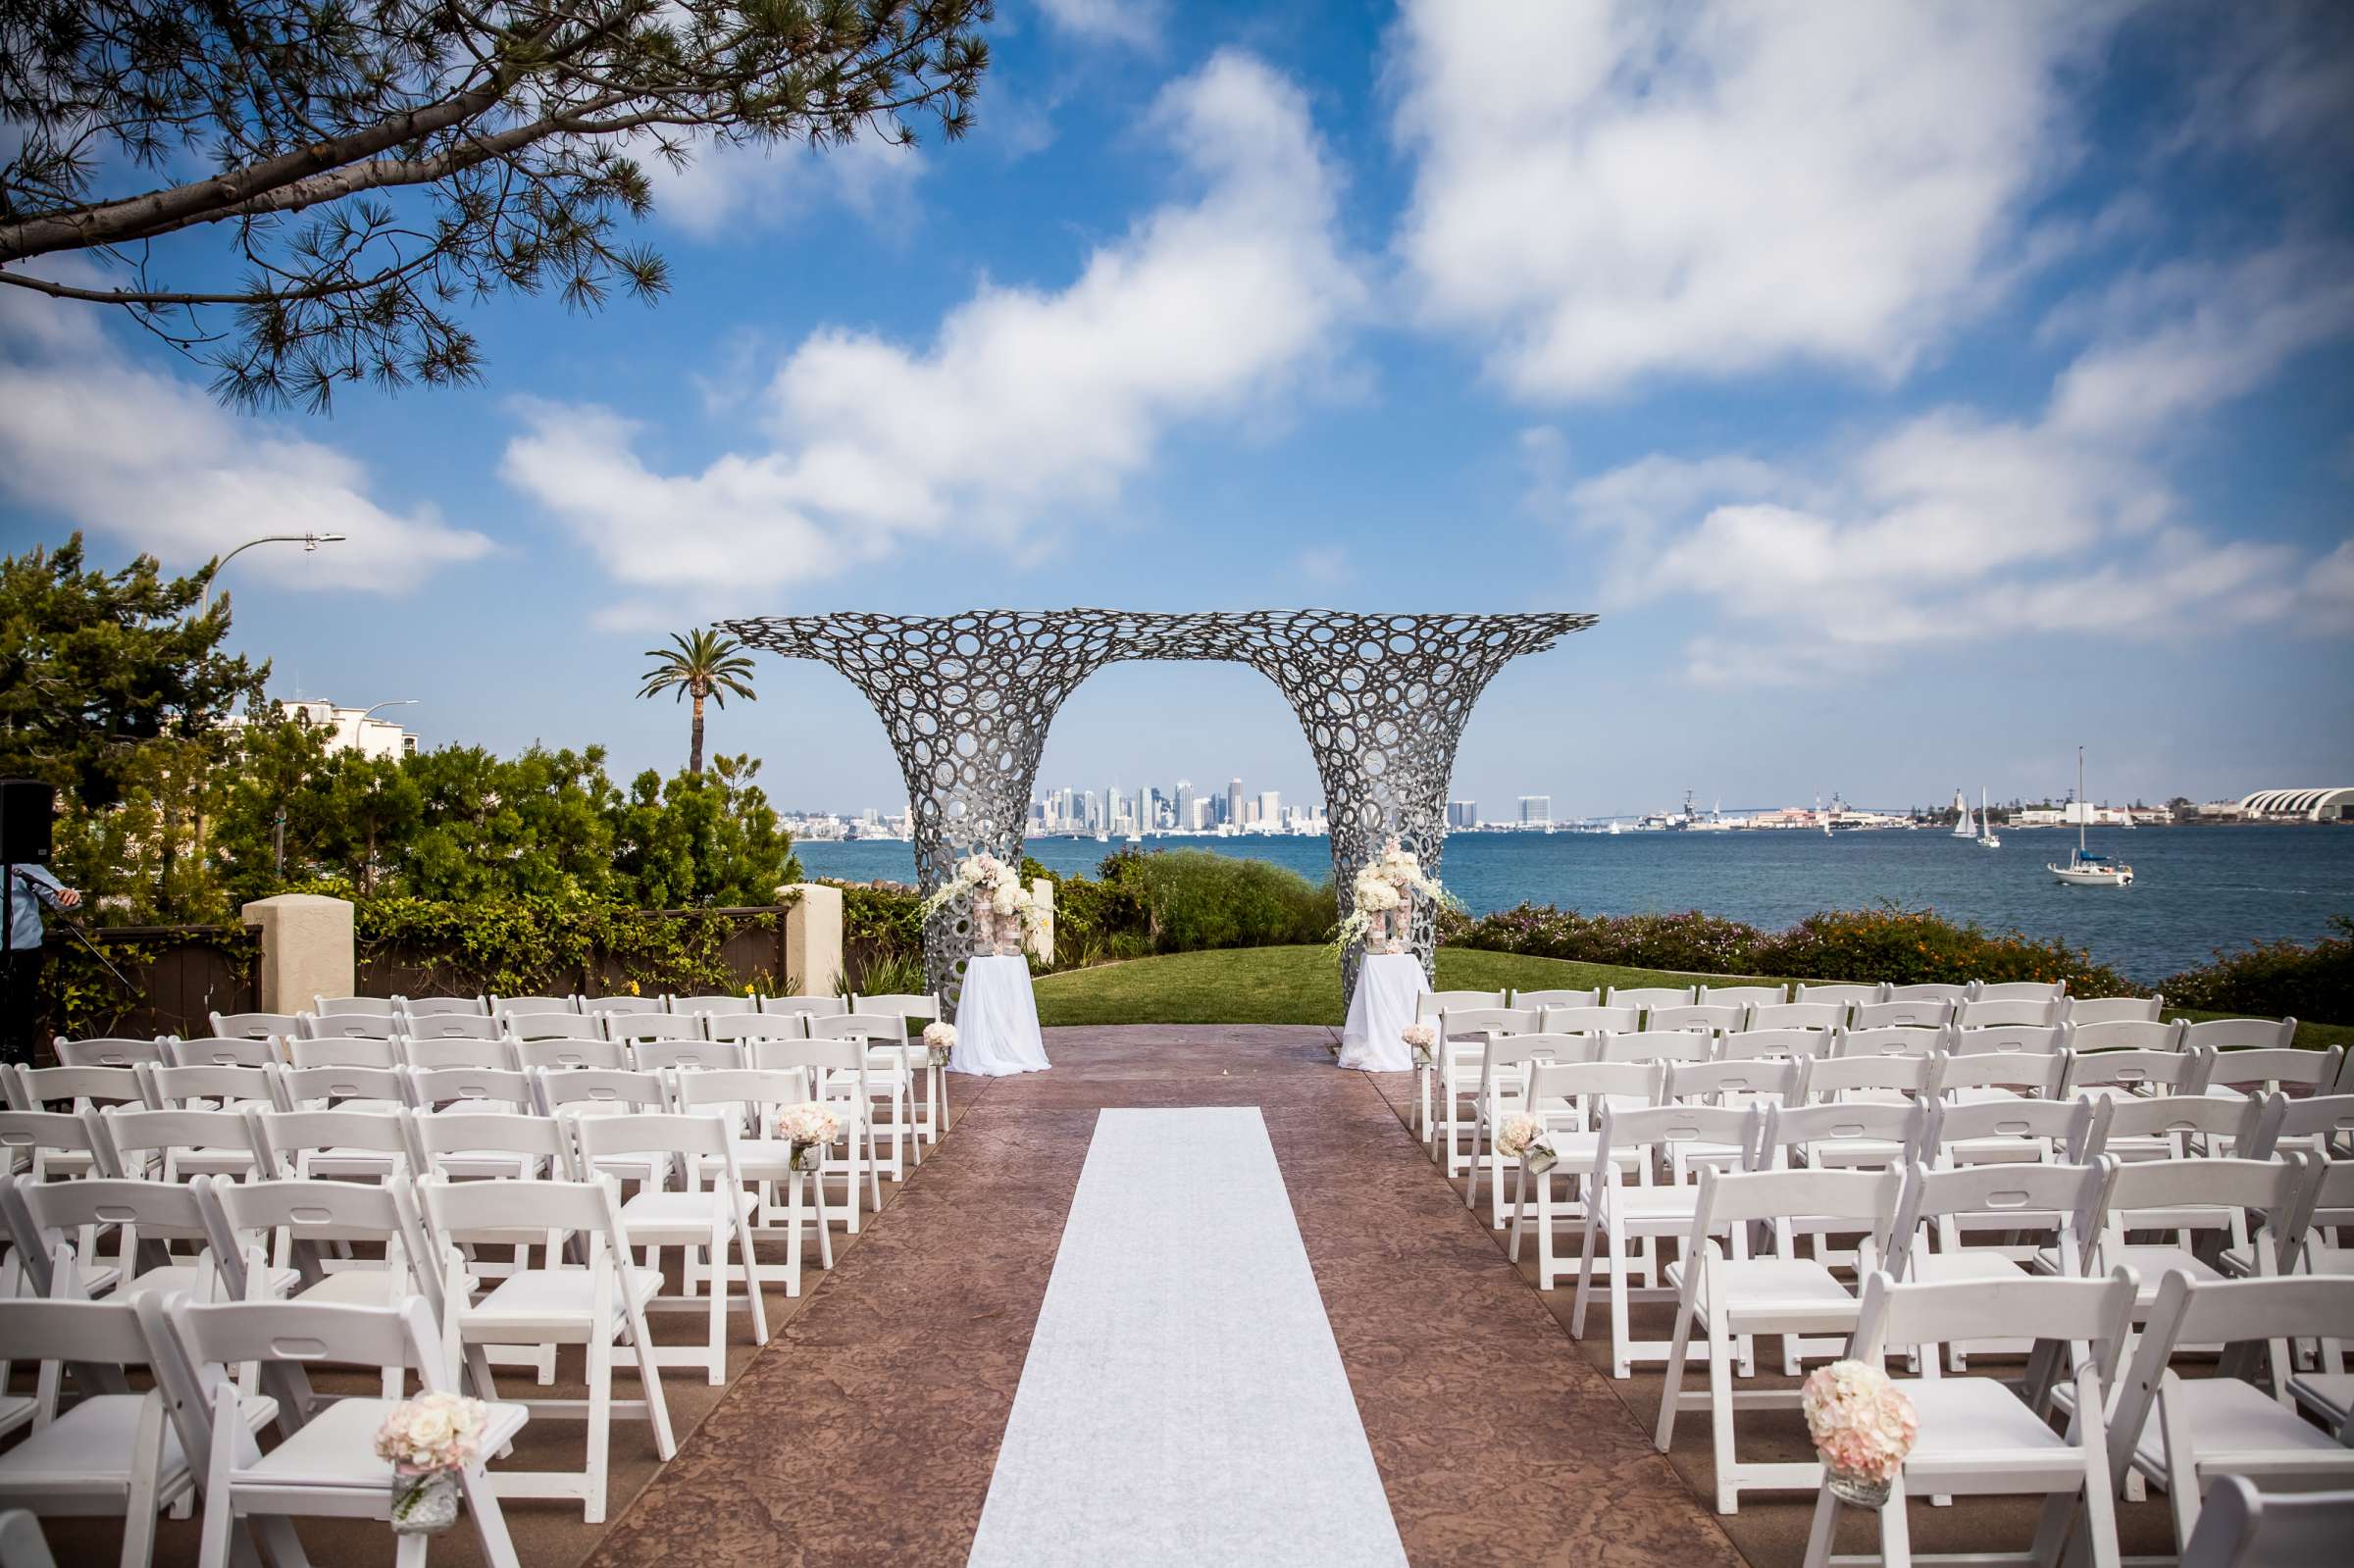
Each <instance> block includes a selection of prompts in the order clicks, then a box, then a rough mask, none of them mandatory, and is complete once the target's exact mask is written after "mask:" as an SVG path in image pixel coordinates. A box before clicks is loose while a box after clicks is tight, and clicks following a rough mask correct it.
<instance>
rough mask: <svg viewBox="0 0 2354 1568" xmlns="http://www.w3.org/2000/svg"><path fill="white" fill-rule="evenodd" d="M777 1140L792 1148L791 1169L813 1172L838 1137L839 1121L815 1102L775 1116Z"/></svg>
mask: <svg viewBox="0 0 2354 1568" xmlns="http://www.w3.org/2000/svg"><path fill="white" fill-rule="evenodd" d="M777 1137H779V1138H783V1139H784V1140H785V1141H786V1142H788V1143H791V1144H792V1145H793V1169H794V1170H796V1171H814V1170H816V1169H817V1162H818V1158H819V1156H820V1155H821V1154H822V1153H823V1151H824V1149H825V1147H826V1145H827V1144H829V1143H831V1142H833V1141H834V1140H835V1139H836V1138H840V1137H842V1120H841V1118H839V1117H837V1116H836V1115H835V1114H834V1113H833V1112H832V1111H830V1110H827V1109H826V1108H825V1107H824V1106H823V1105H820V1104H818V1103H817V1101H815V1100H803V1101H802V1102H801V1103H800V1104H798V1105H788V1106H786V1107H785V1109H783V1110H782V1111H780V1112H778V1113H777Z"/></svg>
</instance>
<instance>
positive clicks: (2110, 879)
mask: <svg viewBox="0 0 2354 1568" xmlns="http://www.w3.org/2000/svg"><path fill="white" fill-rule="evenodd" d="M2090 815H2092V808H2091V807H2089V806H2087V805H2086V804H2085V803H2084V748H2083V747H2082V746H2078V747H2076V852H2075V853H2074V854H2073V855H2071V856H2070V857H2069V860H2068V864H2067V865H2065V866H2055V865H2052V864H2050V863H2048V862H2047V863H2046V864H2045V866H2044V868H2043V869H2044V870H2046V871H2048V872H2050V873H2051V874H2052V875H2053V876H2055V877H2057V878H2059V879H2060V880H2061V881H2062V882H2064V883H2068V884H2070V885H2073V886H2077V887H2127V886H2130V885H2132V883H2133V868H2132V867H2131V866H2128V865H2125V864H2124V862H2123V861H2117V860H2112V859H2110V858H2109V857H2108V856H2107V855H2095V854H2089V853H2087V852H2086V851H2085V848H2084V819H2085V818H2086V817H2089V816H2090Z"/></svg>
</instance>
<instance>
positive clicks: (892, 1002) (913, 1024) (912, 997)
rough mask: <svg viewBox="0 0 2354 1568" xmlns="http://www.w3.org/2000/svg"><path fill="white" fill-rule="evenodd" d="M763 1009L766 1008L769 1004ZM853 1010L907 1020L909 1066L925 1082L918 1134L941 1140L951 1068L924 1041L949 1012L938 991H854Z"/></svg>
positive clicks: (916, 1108) (917, 1111)
mask: <svg viewBox="0 0 2354 1568" xmlns="http://www.w3.org/2000/svg"><path fill="white" fill-rule="evenodd" d="M761 1010H762V1011H763V1012H766V1011H767V1009H766V1008H763V1009H761ZM850 1011H851V1012H853V1013H872V1014H880V1015H882V1016H884V1017H892V1016H895V1015H896V1017H898V1018H899V1019H901V1020H903V1021H904V1022H903V1025H902V1028H901V1031H900V1033H901V1035H902V1036H903V1037H904V1038H905V1040H906V1042H907V1043H906V1046H905V1049H906V1053H907V1070H908V1072H909V1073H910V1074H911V1075H913V1077H914V1079H915V1081H916V1082H917V1083H919V1084H921V1085H922V1086H923V1089H924V1092H923V1093H922V1094H921V1095H918V1096H917V1097H916V1099H915V1102H914V1105H913V1107H912V1111H913V1115H914V1117H915V1136H916V1138H917V1140H918V1142H919V1143H938V1142H939V1141H940V1140H941V1138H942V1136H943V1135H944V1134H946V1133H947V1130H948V1124H947V1103H948V1099H947V1092H948V1089H947V1085H948V1070H947V1068H946V1067H935V1066H933V1065H932V1053H931V1051H930V1050H929V1049H928V1048H926V1047H925V1045H924V1044H923V1033H924V1026H925V1025H926V1024H930V1023H934V1022H936V1021H938V1020H939V1019H941V1018H943V1017H945V1016H946V1015H945V1014H944V1013H943V1011H942V1010H941V1003H940V997H939V995H938V994H936V993H935V994H917V993H914V992H894V993H891V994H888V995H881V996H868V995H865V994H862V993H853V994H852V995H851V997H850ZM917 1157H918V1161H919V1163H920V1161H921V1157H922V1151H921V1149H920V1148H919V1149H918V1151H917Z"/></svg>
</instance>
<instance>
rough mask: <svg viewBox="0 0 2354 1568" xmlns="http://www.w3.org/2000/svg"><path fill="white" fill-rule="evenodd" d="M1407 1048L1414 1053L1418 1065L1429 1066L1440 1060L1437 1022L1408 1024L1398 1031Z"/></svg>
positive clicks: (1415, 1063) (1415, 1062)
mask: <svg viewBox="0 0 2354 1568" xmlns="http://www.w3.org/2000/svg"><path fill="white" fill-rule="evenodd" d="M1398 1037H1399V1038H1400V1039H1402V1040H1404V1041H1406V1044H1407V1049H1408V1050H1410V1051H1412V1052H1413V1053H1414V1065H1415V1066H1416V1067H1428V1066H1430V1065H1432V1064H1433V1063H1434V1062H1436V1061H1437V1060H1438V1056H1437V1050H1438V1044H1439V1027H1438V1025H1436V1024H1408V1025H1407V1026H1406V1027H1405V1028H1404V1029H1402V1030H1400V1031H1399V1032H1398Z"/></svg>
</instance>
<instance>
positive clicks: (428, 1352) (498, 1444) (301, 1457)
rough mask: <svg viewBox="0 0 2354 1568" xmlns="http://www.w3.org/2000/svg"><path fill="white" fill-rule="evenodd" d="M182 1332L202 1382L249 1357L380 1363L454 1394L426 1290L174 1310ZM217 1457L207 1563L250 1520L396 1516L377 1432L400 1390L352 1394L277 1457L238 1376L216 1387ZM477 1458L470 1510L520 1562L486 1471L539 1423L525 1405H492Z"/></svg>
mask: <svg viewBox="0 0 2354 1568" xmlns="http://www.w3.org/2000/svg"><path fill="white" fill-rule="evenodd" d="M167 1317H168V1318H169V1320H170V1323H171V1328H172V1334H173V1336H174V1338H175V1339H177V1340H178V1341H179V1348H180V1351H181V1353H182V1354H184V1355H185V1356H186V1358H187V1360H188V1362H189V1364H190V1365H191V1366H192V1367H193V1368H194V1369H195V1375H196V1379H197V1381H198V1383H199V1386H200V1387H201V1386H202V1384H203V1383H204V1382H205V1381H207V1380H208V1379H210V1378H211V1376H212V1375H213V1373H214V1371H215V1369H216V1368H219V1367H224V1366H230V1365H234V1364H236V1363H239V1362H256V1361H258V1362H262V1363H265V1364H271V1363H281V1364H291V1365H292V1366H293V1367H295V1368H297V1369H300V1370H301V1371H303V1372H304V1373H306V1374H307V1373H308V1371H309V1370H310V1369H311V1368H313V1367H318V1366H337V1365H340V1366H350V1367H356V1368H367V1369H372V1370H375V1371H376V1372H377V1373H378V1374H379V1375H380V1377H381V1378H383V1379H386V1380H389V1379H390V1378H392V1377H394V1376H402V1377H404V1378H405V1375H406V1374H408V1373H411V1372H413V1373H415V1374H416V1376H417V1382H418V1387H419V1390H420V1391H421V1392H425V1393H454V1392H456V1391H457V1389H456V1382H455V1380H454V1379H453V1378H452V1377H451V1376H450V1373H449V1369H448V1366H447V1363H446V1360H445V1358H444V1356H443V1354H442V1350H441V1346H440V1344H439V1342H438V1337H437V1336H436V1335H435V1330H434V1325H433V1321H432V1319H431V1317H430V1316H429V1315H428V1314H427V1311H426V1307H425V1303H424V1302H423V1301H422V1300H419V1299H417V1298H415V1297H411V1298H409V1299H408V1300H406V1301H404V1302H401V1303H399V1304H396V1305H390V1306H347V1305H322V1304H315V1303H290V1302H250V1303H248V1302H229V1303H224V1304H221V1305H217V1306H199V1305H196V1304H194V1303H192V1302H185V1301H181V1302H175V1303H173V1305H172V1306H171V1307H170V1308H169V1309H168V1312H167ZM212 1395H213V1396H212V1401H211V1407H210V1416H211V1430H210V1433H209V1447H210V1454H209V1456H208V1457H209V1462H208V1464H207V1467H206V1475H205V1485H204V1532H203V1537H202V1546H201V1549H200V1552H199V1555H198V1559H197V1560H198V1563H199V1565H200V1568H225V1565H226V1564H227V1563H228V1562H229V1560H230V1549H231V1544H230V1543H231V1538H232V1536H233V1535H234V1533H235V1531H236V1528H237V1526H238V1524H239V1523H240V1522H243V1521H247V1520H252V1519H256V1518H273V1519H300V1518H334V1519H389V1518H391V1516H392V1504H393V1498H394V1493H393V1491H392V1485H391V1482H392V1467H391V1465H390V1463H389V1462H388V1461H386V1460H384V1459H380V1458H378V1457H377V1453H376V1434H377V1430H378V1429H379V1428H380V1427H382V1426H383V1425H384V1420H385V1418H386V1417H387V1416H388V1415H390V1414H391V1412H392V1409H393V1406H394V1405H395V1404H397V1403H398V1402H399V1401H398V1397H397V1395H391V1394H387V1395H384V1396H382V1397H377V1398H368V1397H364V1396H359V1395H353V1396H349V1397H345V1398H340V1399H336V1400H333V1401H332V1402H329V1403H326V1404H324V1405H322V1406H321V1407H320V1408H319V1409H318V1410H317V1411H315V1412H314V1413H313V1414H312V1415H311V1417H310V1419H308V1420H306V1421H304V1422H303V1423H302V1425H301V1426H300V1427H298V1428H296V1429H295V1430H293V1431H292V1432H290V1433H288V1434H286V1435H285V1436H284V1437H282V1438H281V1440H280V1441H279V1442H277V1443H276V1444H275V1445H274V1446H272V1447H271V1448H270V1449H269V1450H268V1451H267V1452H265V1451H263V1449H262V1447H261V1445H260V1443H259V1442H256V1441H255V1439H254V1431H255V1429H256V1427H257V1426H258V1425H259V1423H258V1422H257V1421H256V1420H255V1414H256V1413H255V1412H254V1411H253V1410H251V1409H250V1408H249V1407H248V1406H249V1400H248V1399H247V1397H246V1396H245V1395H244V1394H242V1393H241V1392H240V1391H238V1388H237V1383H236V1380H235V1379H232V1378H220V1379H219V1380H218V1381H217V1382H213V1383H212ZM485 1416H486V1425H485V1428H484V1431H483V1433H482V1437H481V1447H480V1453H479V1456H478V1457H477V1459H476V1461H475V1462H474V1463H473V1464H471V1465H468V1466H467V1467H466V1468H465V1469H463V1470H461V1471H460V1472H459V1473H458V1487H459V1491H460V1492H461V1494H462V1495H463V1497H464V1498H465V1501H466V1508H465V1512H466V1514H467V1517H468V1518H469V1519H470V1520H472V1522H473V1526H474V1533H475V1537H476V1539H477V1541H479V1542H480V1543H481V1545H482V1549H483V1555H484V1557H485V1558H486V1559H487V1560H488V1561H489V1562H490V1563H492V1564H493V1565H494V1568H518V1562H517V1558H516V1555H515V1546H514V1543H513V1542H512V1541H511V1540H509V1539H508V1536H507V1525H506V1517H505V1515H504V1514H503V1513H501V1512H500V1510H499V1505H498V1489H497V1488H496V1487H495V1486H494V1485H493V1484H492V1483H491V1480H490V1478H489V1477H488V1476H486V1473H485V1471H484V1468H483V1467H484V1464H485V1463H486V1461H487V1460H488V1459H489V1457H490V1456H492V1455H494V1454H496V1453H498V1452H499V1451H500V1450H501V1449H503V1448H505V1447H506V1446H507V1445H508V1443H509V1442H511V1441H512V1440H513V1438H514V1436H515V1434H516V1433H518V1432H520V1431H521V1430H522V1429H523V1425H524V1423H525V1422H526V1421H528V1420H530V1419H531V1411H530V1410H529V1409H528V1408H527V1407H525V1406H523V1405H520V1404H497V1403H494V1404H491V1405H490V1406H489V1407H488V1408H487V1409H486V1411H485ZM429 1539H430V1538H428V1537H425V1536H400V1537H397V1538H395V1540H396V1542H397V1548H396V1549H397V1554H398V1561H399V1562H400V1564H401V1568H423V1565H424V1563H425V1561H426V1543H427V1541H428V1540H429Z"/></svg>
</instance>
